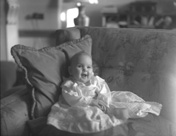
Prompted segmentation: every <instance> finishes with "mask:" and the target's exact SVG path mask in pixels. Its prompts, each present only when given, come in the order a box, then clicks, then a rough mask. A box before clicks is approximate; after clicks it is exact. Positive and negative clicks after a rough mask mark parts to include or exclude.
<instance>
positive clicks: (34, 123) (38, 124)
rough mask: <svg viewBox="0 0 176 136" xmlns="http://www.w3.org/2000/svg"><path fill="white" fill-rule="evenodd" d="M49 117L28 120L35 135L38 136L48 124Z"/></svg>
mask: <svg viewBox="0 0 176 136" xmlns="http://www.w3.org/2000/svg"><path fill="white" fill-rule="evenodd" d="M46 122H47V117H40V118H37V119H33V120H28V121H27V125H28V127H29V129H30V131H31V133H32V135H33V136H38V134H39V133H40V131H41V130H42V129H43V128H44V127H45V126H46Z"/></svg>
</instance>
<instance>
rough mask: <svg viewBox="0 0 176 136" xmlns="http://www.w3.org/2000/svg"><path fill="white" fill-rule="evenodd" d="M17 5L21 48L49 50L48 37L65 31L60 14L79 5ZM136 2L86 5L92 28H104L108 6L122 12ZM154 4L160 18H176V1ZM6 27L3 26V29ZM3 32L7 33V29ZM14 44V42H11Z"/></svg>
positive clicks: (40, 1) (38, 1)
mask: <svg viewBox="0 0 176 136" xmlns="http://www.w3.org/2000/svg"><path fill="white" fill-rule="evenodd" d="M1 1H5V0H1ZM17 1H18V3H19V8H18V26H17V27H18V29H19V31H18V32H19V37H18V38H19V39H18V40H17V41H19V43H20V44H24V45H26V46H32V47H36V48H41V47H43V46H47V45H48V44H49V43H48V39H47V37H49V36H50V34H51V33H52V32H53V31H54V30H56V29H60V28H65V25H64V22H63V23H61V22H60V19H59V13H60V12H61V11H66V10H67V9H68V8H73V7H75V6H76V4H75V3H73V0H17ZM62 1H67V2H64V3H63V4H62ZM68 1H71V2H68ZM134 1H137V0H108V1H107V0H99V4H95V5H93V4H87V3H86V4H85V6H86V14H87V15H88V16H89V17H90V26H102V13H101V11H102V8H103V7H104V6H108V5H109V6H111V5H113V6H115V7H117V8H118V9H122V8H123V7H125V5H127V4H129V3H130V2H134ZM140 1H144V0H140ZM152 1H156V2H157V3H158V5H157V12H158V13H159V14H166V13H167V14H173V15H176V7H174V6H173V1H174V0H152ZM1 3H2V2H1ZM1 9H2V4H1ZM1 13H2V12H1ZM36 13H37V14H39V15H42V17H41V18H40V17H39V19H36V16H35V15H36ZM1 17H3V16H1ZM1 20H4V19H1ZM1 22H2V21H1ZM3 23H4V22H3ZM3 23H1V26H2V24H3ZM61 25H62V26H61ZM3 28H4V30H5V27H3ZM1 32H2V31H1ZM3 32H4V31H3ZM4 35H5V34H4ZM8 37H9V36H7V38H6V37H1V39H8ZM2 42H3V41H2V40H1V48H2V49H1V52H6V50H8V52H9V49H7V47H6V46H7V45H6V43H5V41H4V43H2ZM11 43H14V42H13V41H12V40H11ZM10 46H13V45H10ZM2 54H3V56H2ZM6 55H7V54H6V53H5V54H4V53H1V58H4V59H6Z"/></svg>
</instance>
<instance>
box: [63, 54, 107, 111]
mask: <svg viewBox="0 0 176 136" xmlns="http://www.w3.org/2000/svg"><path fill="white" fill-rule="evenodd" d="M68 70H69V74H70V78H69V79H68V80H66V81H65V82H64V83H63V85H62V96H63V98H64V99H65V101H66V102H67V104H69V105H70V106H87V105H91V106H97V107H99V108H100V109H101V110H103V111H106V110H107V107H108V106H109V101H110V90H109V88H108V86H107V84H106V82H105V81H104V80H103V79H101V78H100V77H98V76H94V73H93V67H92V58H91V56H89V55H88V54H87V53H85V52H80V53H78V54H76V55H74V56H73V57H72V58H71V61H70V66H69V68H68Z"/></svg>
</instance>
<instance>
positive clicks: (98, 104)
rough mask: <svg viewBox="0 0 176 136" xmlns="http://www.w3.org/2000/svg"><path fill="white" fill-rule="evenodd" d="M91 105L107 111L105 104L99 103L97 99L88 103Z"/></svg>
mask: <svg viewBox="0 0 176 136" xmlns="http://www.w3.org/2000/svg"><path fill="white" fill-rule="evenodd" d="M90 105H91V106H96V107H98V108H99V109H101V110H102V111H103V112H106V111H107V106H106V105H105V104H103V103H101V102H100V101H97V100H93V101H92V103H91V104H90Z"/></svg>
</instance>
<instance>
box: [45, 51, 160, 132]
mask: <svg viewBox="0 0 176 136" xmlns="http://www.w3.org/2000/svg"><path fill="white" fill-rule="evenodd" d="M68 70H69V73H70V77H69V78H68V79H67V80H65V81H64V82H63V84H62V95H61V96H60V98H59V101H58V102H57V103H55V104H54V105H53V106H52V108H51V112H50V113H49V115H48V120H47V124H50V125H53V126H55V127H56V128H58V129H59V130H64V131H68V132H74V133H85V132H87V133H92V132H99V131H103V130H106V129H109V128H113V127H115V126H119V127H120V125H122V124H125V122H126V121H127V119H128V118H136V117H145V116H146V115H147V114H148V112H150V113H154V114H156V115H159V113H160V109H161V105H160V104H158V103H152V102H150V103H147V102H145V101H144V100H143V99H142V98H140V97H139V96H137V95H135V94H133V93H132V92H128V91H110V89H109V87H108V85H107V83H106V82H105V80H104V79H102V78H100V77H99V76H94V73H93V68H92V58H91V56H89V55H88V54H87V53H85V52H80V53H77V54H76V55H74V56H73V57H72V58H71V61H70V66H69V68H68ZM117 130H118V129H117Z"/></svg>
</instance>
